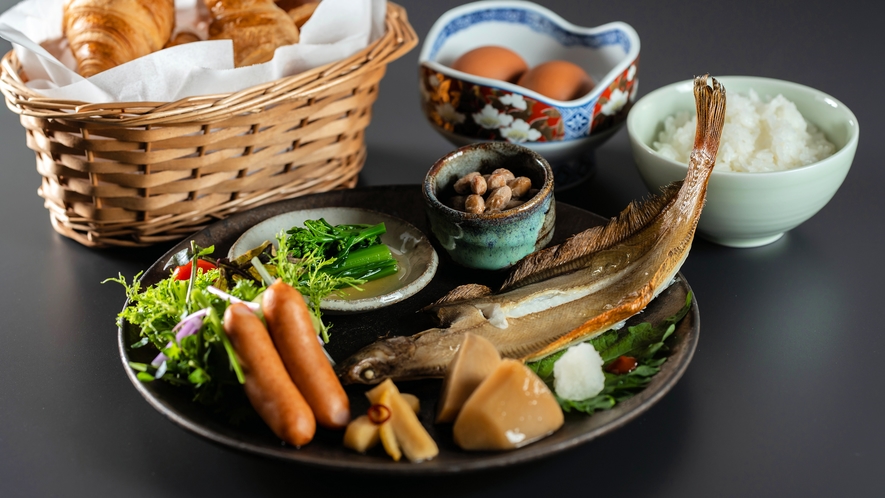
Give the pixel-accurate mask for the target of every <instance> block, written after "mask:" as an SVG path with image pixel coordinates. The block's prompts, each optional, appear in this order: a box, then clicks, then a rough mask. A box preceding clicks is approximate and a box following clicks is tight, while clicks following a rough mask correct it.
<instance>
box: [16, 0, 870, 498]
mask: <svg viewBox="0 0 885 498" xmlns="http://www.w3.org/2000/svg"><path fill="white" fill-rule="evenodd" d="M13 3H14V2H12V1H11V0H0V10H5V9H6V8H8V7H9V6H11V5H13ZM401 3H402V4H403V5H404V6H405V7H406V8H407V10H408V12H409V17H410V20H411V23H412V25H413V26H414V28H415V30H416V32H417V33H418V35H419V37H421V38H422V40H423V37H424V35H425V34H426V33H427V31H428V30H429V28H430V26H431V24H432V23H433V21H434V20H435V19H436V18H437V17H438V16H439V15H441V14H442V13H443V12H445V11H446V10H448V9H450V8H452V7H454V6H457V5H459V4H460V3H461V2H455V1H434V2H426V1H417V0H412V1H409V0H402V1H401ZM540 3H542V4H544V5H546V6H548V7H550V8H551V9H552V10H554V11H556V12H557V13H559V14H560V15H562V16H563V17H564V18H566V19H568V20H569V21H571V22H573V23H575V24H578V25H583V26H595V25H599V24H602V23H605V22H609V21H615V20H620V21H625V22H627V23H629V24H631V25H632V26H633V27H634V28H635V29H636V30H637V32H638V33H639V35H640V37H641V40H642V50H641V63H640V68H639V78H640V90H639V95H640V97H641V96H642V95H645V94H646V93H648V92H649V91H651V90H653V89H655V88H658V87H660V86H663V85H665V84H668V83H672V82H675V81H679V80H685V79H688V78H690V77H692V76H694V75H696V74H701V73H705V72H709V73H711V74H713V75H754V76H767V77H773V78H781V79H785V80H790V81H795V82H798V83H802V84H805V85H808V86H811V87H814V88H818V89H820V90H823V91H824V92H827V93H829V94H831V95H833V96H835V97H836V98H838V99H839V100H841V101H842V102H844V103H845V104H846V105H847V106H848V107H849V108H851V109H852V110H853V111H854V112H855V114H856V115H857V117H858V121H859V122H860V124H861V129H862V133H861V141H860V147H859V148H858V151H857V156H856V158H855V161H854V165H853V167H852V170H851V171H850V173H849V174H848V177H847V179H846V180H845V183H844V184H843V185H842V187H841V189H840V190H839V192H838V193H837V194H836V196H835V197H834V198H833V200H832V201H831V202H830V203H829V204H828V205H827V206H826V207H825V208H824V209H823V210H822V211H821V212H820V213H818V214H817V215H816V216H815V217H814V218H812V219H811V220H809V221H808V222H806V223H804V224H803V225H801V226H800V227H798V228H796V229H794V230H793V231H791V232H789V233H788V234H787V236H785V237H784V238H782V239H781V240H779V241H778V242H776V243H774V244H771V245H769V246H766V247H762V248H756V249H730V248H725V247H721V246H716V245H713V244H711V243H708V242H705V241H703V240H697V241H696V243H695V246H694V248H693V249H692V253H691V256H690V257H689V258H688V261H687V262H686V263H685V266H684V267H683V274H684V275H685V276H686V278H687V280H688V281H689V283H690V284H691V286H692V287H693V289H694V291H695V293H696V296H697V300H698V304H699V305H700V310H701V323H702V326H701V339H700V345H699V347H698V349H697V352H696V355H695V357H694V360H693V362H692V364H691V365H690V366H689V368H688V371H687V373H686V374H685V376H684V377H683V379H682V380H681V381H680V382H679V384H677V386H676V387H675V388H674V389H673V391H671V392H670V393H669V394H668V395H667V396H666V397H665V398H664V399H663V400H662V401H661V402H660V403H658V404H657V405H655V406H654V407H652V409H651V410H649V411H648V412H646V413H645V414H644V415H642V416H641V417H640V418H639V419H637V420H636V421H634V422H632V423H630V424H628V425H627V426H625V427H623V428H621V429H619V430H617V431H615V432H613V433H611V434H609V435H606V436H604V437H602V438H600V439H597V440H594V441H592V442H590V443H588V444H586V445H583V446H581V447H579V448H577V449H575V450H572V451H568V452H565V453H563V454H559V455H557V456H555V457H552V458H548V459H544V460H541V461H537V462H534V463H530V464H526V465H520V466H516V467H512V468H507V469H502V470H497V471H491V472H482V473H474V474H465V475H457V476H453V477H446V478H386V477H377V476H376V477H373V476H361V475H353V474H341V473H332V472H325V471H317V470H315V469H307V468H303V467H299V466H297V465H293V464H289V463H286V462H280V461H274V460H268V459H262V458H258V457H254V456H252V455H249V454H243V453H237V452H235V451H232V450H228V449H224V448H220V447H216V446H214V445H212V444H209V443H207V442H205V441H203V440H201V439H198V438H197V437H195V436H193V435H191V434H189V433H186V432H185V431H184V430H182V429H180V428H179V427H177V426H175V425H174V424H172V423H170V422H169V421H168V420H166V419H165V418H164V417H163V416H161V415H160V414H159V413H157V412H156V411H154V410H153V409H152V408H151V407H150V406H149V405H148V404H147V403H146V402H145V401H144V400H143V399H142V398H141V397H140V396H139V394H138V393H137V392H136V391H135V389H134V388H133V387H132V385H131V384H130V382H129V380H128V379H127V378H126V375H125V373H124V371H123V367H122V366H121V364H120V360H119V358H118V354H117V345H116V327H115V326H114V317H115V315H116V313H117V312H118V311H119V310H120V307H121V306H122V304H123V300H124V296H123V292H122V289H121V288H120V287H118V286H116V285H101V284H100V283H99V282H101V281H102V280H103V279H105V278H107V277H110V276H115V275H117V273H118V272H120V273H122V274H124V275H127V276H131V275H134V274H135V273H136V272H138V271H139V270H142V269H144V268H146V267H147V266H149V265H150V263H152V262H153V261H154V260H155V259H157V258H158V257H159V256H160V255H161V254H162V253H163V252H165V250H166V249H167V248H168V247H171V245H172V244H168V245H162V246H158V247H154V248H149V249H141V250H94V249H87V248H85V247H82V246H80V245H79V244H77V243H75V242H73V241H70V240H67V239H65V238H63V237H61V236H59V235H57V234H56V233H55V232H54V231H53V230H52V228H51V226H50V224H49V219H48V215H47V212H46V210H45V209H44V208H43V206H42V199H40V198H39V197H38V196H37V195H36V190H37V187H38V186H39V183H40V179H39V175H38V174H37V172H36V170H35V167H34V154H33V153H32V152H31V151H30V150H29V149H28V148H27V147H26V146H25V140H24V138H25V134H24V131H23V129H22V128H21V126H20V125H19V124H18V117H17V116H16V115H15V114H13V113H12V112H9V111H2V112H0V151H2V152H0V275H2V277H0V278H2V285H0V289H2V291H0V292H2V295H0V316H2V320H3V321H2V325H0V495H2V496H10V497H11V496H16V497H17V496H128V497H139V496H208V495H216V496H223V495H229V494H233V493H239V494H243V495H246V496H263V495H287V496H317V495H319V494H321V493H322V494H324V495H328V496H337V495H342V496H344V495H347V496H361V495H365V496H378V495H391V496H393V495H397V496H398V495H407V494H408V495H413V496H414V495H421V496H451V495H458V496H513V495H517V496H523V495H541V494H543V495H545V496H558V495H562V496H565V495H571V494H580V495H588V496H589V495H593V496H631V497H644V496H662V497H666V496H674V497H677V496H678V497H689V496H702V497H706V496H735V497H743V496H883V494H885V472H883V468H885V450H883V446H885V429H883V424H882V420H883V410H885V383H883V380H885V379H883V375H882V373H881V372H882V370H883V368H882V363H881V361H882V360H881V358H882V355H883V353H885V335H883V326H882V323H881V318H880V315H878V311H879V310H880V309H881V307H882V301H883V297H885V293H883V292H882V291H881V290H880V289H881V285H882V282H883V281H885V270H883V265H882V262H881V259H882V255H883V242H885V236H883V220H882V215H883V213H885V200H883V196H882V195H881V186H882V184H883V182H885V172H883V169H882V166H883V164H882V163H883V157H885V148H883V145H882V144H883V142H885V140H883V137H885V127H883V124H882V123H883V120H882V119H881V117H882V116H881V114H882V110H883V100H885V97H883V90H882V85H883V81H882V79H883V78H882V77H883V69H882V68H883V66H882V62H881V57H882V54H883V53H885V42H883V39H885V37H883V36H882V35H881V19H882V18H881V16H880V15H878V14H877V13H875V10H874V6H875V5H876V3H874V2H852V1H842V2H833V1H831V2H823V1H793V2H786V1H779V2H771V1H756V0H754V1H740V2H728V3H725V2H722V3H719V2H687V1H683V2H675V1H673V2H670V1H652V0H648V1H633V2H584V1H580V2H579V1H565V0H560V1H553V0H548V1H541V2H540ZM8 49H9V45H8V43H6V42H2V46H0V50H2V52H5V51H7V50H8ZM418 51H419V49H418V48H416V49H414V50H413V51H412V52H410V53H409V54H408V55H406V56H405V57H403V58H402V59H400V60H398V61H396V62H394V63H393V64H391V65H390V66H389V67H388V74H387V76H386V77H385V79H384V81H383V82H382V85H381V93H380V97H379V99H378V101H377V103H376V104H375V107H374V118H373V121H372V124H371V126H370V127H369V129H368V132H367V137H368V138H367V142H368V148H369V156H368V161H367V163H366V166H365V169H364V171H363V174H362V175H361V184H362V185H382V184H404V183H413V184H414V183H418V182H420V181H421V180H422V178H423V176H424V173H425V172H426V171H427V169H428V168H429V166H430V165H431V164H432V163H433V161H434V160H436V159H437V158H438V157H440V156H442V155H443V154H445V153H446V152H448V151H450V150H451V149H452V146H450V145H449V144H448V143H447V142H445V141H444V140H443V139H442V138H440V137H439V136H438V135H437V134H435V132H433V131H432V130H431V128H430V126H429V125H427V124H426V123H425V121H424V118H423V116H422V115H421V113H420V110H419V107H418V92H417V88H416V85H417V77H416V75H417V59H418ZM597 162H598V166H597V169H596V174H595V176H594V177H593V178H592V179H590V180H589V181H587V182H586V183H584V184H582V185H580V186H578V187H576V188H574V189H572V190H570V191H566V192H561V193H557V199H558V201H559V202H568V203H572V204H576V205H579V206H581V207H583V208H586V209H589V210H591V211H594V212H597V213H599V214H602V215H605V216H611V215H614V214H615V213H617V212H618V211H619V210H620V209H622V208H623V207H624V206H626V204H627V203H628V202H629V201H631V200H633V199H636V198H639V197H641V196H643V195H645V194H646V189H645V187H644V186H643V184H642V182H641V180H640V178H639V175H638V173H637V172H636V169H635V166H634V165H633V159H632V157H631V154H630V151H629V146H628V142H627V135H626V130H621V131H620V132H618V134H617V135H616V136H615V137H614V138H613V139H612V140H611V141H609V142H608V143H607V144H605V145H604V146H603V147H602V148H601V149H599V150H598V153H597Z"/></svg>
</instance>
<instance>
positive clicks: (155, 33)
mask: <svg viewBox="0 0 885 498" xmlns="http://www.w3.org/2000/svg"><path fill="white" fill-rule="evenodd" d="M62 22H63V24H62V26H63V30H64V34H65V37H67V39H68V43H69V44H70V46H71V50H72V51H73V52H74V58H75V59H76V60H77V72H78V73H80V74H81V75H82V76H86V77H89V76H92V75H94V74H98V73H100V72H102V71H105V70H107V69H110V68H112V67H116V66H118V65H120V64H123V63H125V62H129V61H131V60H133V59H137V58H138V57H141V56H143V55H147V54H150V53H151V52H154V51H157V50H160V49H161V48H163V45H165V44H166V41H167V40H169V36H170V35H171V34H172V28H173V27H174V25H175V2H174V0H68V1H67V2H65V5H64V17H63V21H62Z"/></svg>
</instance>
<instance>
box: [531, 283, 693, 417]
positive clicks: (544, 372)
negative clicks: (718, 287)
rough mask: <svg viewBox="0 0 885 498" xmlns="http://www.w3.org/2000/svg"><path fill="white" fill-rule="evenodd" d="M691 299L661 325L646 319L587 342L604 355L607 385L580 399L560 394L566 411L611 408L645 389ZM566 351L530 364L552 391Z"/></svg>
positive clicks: (667, 349) (558, 398) (561, 403)
mask: <svg viewBox="0 0 885 498" xmlns="http://www.w3.org/2000/svg"><path fill="white" fill-rule="evenodd" d="M691 299H692V296H691V293H688V295H687V296H686V298H685V305H684V306H683V307H682V308H681V309H680V310H679V312H677V313H676V314H675V315H673V316H671V317H669V318H667V319H665V320H664V321H663V322H662V323H661V324H659V325H658V326H654V325H652V324H651V323H649V322H642V323H639V324H637V325H634V326H632V327H625V328H622V329H620V330H614V329H613V330H609V331H607V332H604V333H602V334H600V335H598V336H596V337H594V338H593V339H590V340H589V341H587V342H588V343H589V344H590V345H591V346H593V348H594V349H595V350H596V351H597V352H598V353H599V355H600V356H601V357H602V361H603V362H604V363H603V370H604V373H605V386H604V387H603V389H602V392H600V393H599V394H597V395H596V396H593V397H590V398H588V399H584V400H580V401H574V400H568V399H563V398H561V397H559V396H556V400H557V401H558V402H559V405H560V406H561V407H562V409H563V411H565V412H570V411H572V410H575V411H578V412H583V413H586V414H588V415H589V414H592V413H594V412H597V411H600V410H608V409H610V408H612V407H613V406H615V404H617V403H620V402H622V401H624V400H626V399H629V398H631V397H633V396H634V395H635V394H637V393H639V392H640V391H642V389H644V388H645V386H647V385H648V383H649V382H651V379H652V377H653V376H654V375H655V374H657V373H658V372H660V371H661V365H663V364H664V362H666V361H667V357H668V356H669V347H668V346H667V345H666V343H665V341H666V340H667V339H668V338H669V337H670V336H671V335H672V334H673V332H674V331H675V330H676V324H677V323H679V321H680V320H682V318H683V317H685V315H686V314H688V311H689V309H691ZM565 352H566V351H560V352H558V353H556V354H553V355H550V356H548V357H546V358H543V359H541V360H538V361H536V362H531V363H528V364H527V366H528V367H529V368H531V369H532V370H533V371H534V372H535V373H536V374H538V376H539V377H540V378H541V379H542V380H543V381H544V382H545V383H546V384H547V385H548V386H550V388H551V391H554V388H553V387H554V386H553V381H554V375H553V365H554V364H555V363H556V361H557V360H559V359H560V358H561V357H562V355H563V354H565ZM554 392H555V391H554Z"/></svg>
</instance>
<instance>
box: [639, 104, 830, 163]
mask: <svg viewBox="0 0 885 498" xmlns="http://www.w3.org/2000/svg"><path fill="white" fill-rule="evenodd" d="M696 121H697V116H695V115H694V114H691V113H688V112H682V113H678V114H676V115H675V116H669V117H667V118H666V119H665V120H664V131H662V132H661V133H659V134H658V141H657V142H654V143H653V147H654V149H655V150H657V151H658V152H660V154H661V155H663V156H666V157H668V158H670V159H673V160H675V161H678V162H681V163H685V164H688V158H689V154H690V153H691V149H692V146H693V145H694V134H695V127H696ZM835 150H836V147H835V146H834V145H833V144H832V143H830V142H829V141H827V139H826V138H825V137H824V134H823V133H822V132H820V131H818V130H817V128H815V127H814V125H812V124H811V123H807V122H806V121H805V119H804V118H803V117H802V114H801V113H799V110H798V109H796V105H795V104H794V103H793V102H791V101H789V100H787V99H786V98H785V97H784V96H783V95H778V96H777V97H775V98H773V99H770V100H768V101H763V100H762V99H760V98H759V95H757V94H756V92H755V91H753V90H750V92H749V95H748V96H744V95H740V94H729V95H728V103H727V105H726V111H725V126H724V128H723V129H722V139H721V141H720V144H719V153H718V154H717V155H716V166H715V169H717V170H724V171H740V172H750V173H755V172H763V171H781V170H786V169H792V168H798V167H800V166H805V165H808V164H812V163H815V162H817V161H820V160H821V159H823V158H825V157H827V156H830V155H832V154H833V152H835Z"/></svg>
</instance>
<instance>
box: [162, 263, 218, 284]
mask: <svg viewBox="0 0 885 498" xmlns="http://www.w3.org/2000/svg"><path fill="white" fill-rule="evenodd" d="M192 267H193V263H192V262H191V261H188V262H187V263H186V264H183V265H181V266H179V267H178V268H176V269H175V271H173V272H172V278H173V279H174V280H190V278H191V268H192ZM215 268H217V267H216V266H215V265H213V264H212V263H210V262H208V261H205V260H202V259H198V260H197V271H199V270H203V273H206V272H207V271H209V270H214V269H215Z"/></svg>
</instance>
